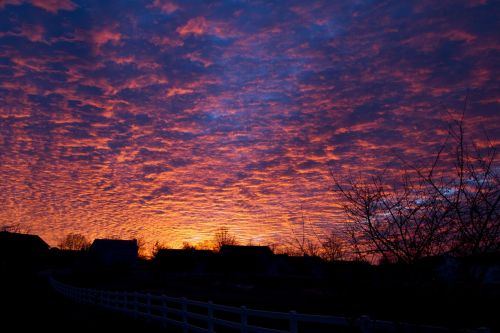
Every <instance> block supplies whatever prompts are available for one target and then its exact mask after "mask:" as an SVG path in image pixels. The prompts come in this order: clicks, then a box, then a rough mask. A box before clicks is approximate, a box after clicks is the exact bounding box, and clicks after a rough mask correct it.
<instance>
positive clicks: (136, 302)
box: [133, 291, 139, 319]
mask: <svg viewBox="0 0 500 333" xmlns="http://www.w3.org/2000/svg"><path fill="white" fill-rule="evenodd" d="M133 298H134V303H133V304H134V305H133V309H134V319H137V317H139V297H138V296H137V291H134V297H133Z"/></svg>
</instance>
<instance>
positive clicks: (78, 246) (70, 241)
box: [57, 233, 90, 251]
mask: <svg viewBox="0 0 500 333" xmlns="http://www.w3.org/2000/svg"><path fill="white" fill-rule="evenodd" d="M57 246H58V247H59V248H60V249H63V250H76V251H85V250H88V248H89V247H90V242H89V241H88V240H87V238H86V237H85V236H84V235H82V234H73V233H71V234H68V235H66V236H65V237H64V238H63V239H62V240H61V241H60V242H59V244H58V245H57Z"/></svg>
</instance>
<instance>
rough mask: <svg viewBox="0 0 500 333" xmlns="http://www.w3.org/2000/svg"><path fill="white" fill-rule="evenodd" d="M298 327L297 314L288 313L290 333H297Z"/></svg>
mask: <svg viewBox="0 0 500 333" xmlns="http://www.w3.org/2000/svg"><path fill="white" fill-rule="evenodd" d="M298 331H299V325H298V323H297V312H295V311H290V333H297V332H298Z"/></svg>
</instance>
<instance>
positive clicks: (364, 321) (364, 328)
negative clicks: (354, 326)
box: [358, 315, 372, 333]
mask: <svg viewBox="0 0 500 333" xmlns="http://www.w3.org/2000/svg"><path fill="white" fill-rule="evenodd" d="M358 323H359V324H358V325H359V328H360V329H361V332H362V333H371V332H372V321H371V319H370V317H368V316H366V315H365V316H361V317H360V318H359V319H358Z"/></svg>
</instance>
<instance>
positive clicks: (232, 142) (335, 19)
mask: <svg viewBox="0 0 500 333" xmlns="http://www.w3.org/2000/svg"><path fill="white" fill-rule="evenodd" d="M150 3H151V4H150V5H146V6H144V5H141V4H137V3H133V2H124V3H122V2H102V1H101V2H88V3H86V5H85V6H77V5H75V4H79V2H74V3H73V2H70V1H43V2H42V1H30V2H28V1H13V0H9V1H4V2H2V3H1V5H0V9H1V10H0V22H1V27H0V100H1V102H2V103H1V104H0V118H1V119H0V158H1V159H2V163H0V176H1V177H2V179H3V181H2V182H0V203H1V204H2V207H3V209H2V210H1V211H0V219H1V220H9V221H14V222H16V221H17V222H20V223H28V222H27V221H30V222H29V223H30V224H31V229H32V231H33V232H35V233H39V234H41V235H42V237H44V238H46V239H47V240H48V241H49V242H52V243H54V242H57V237H60V236H61V235H64V234H66V233H69V232H78V231H79V230H85V231H86V232H88V237H89V238H92V237H98V236H100V237H105V236H106V235H110V234H114V235H119V236H122V237H130V236H131V235H135V236H142V237H145V238H146V239H147V240H148V241H150V242H154V241H155V240H162V239H165V240H168V241H170V242H172V245H174V246H175V245H180V244H181V243H182V241H190V240H194V239H197V241H202V240H204V239H210V238H211V236H212V233H213V231H214V230H215V229H217V227H218V226H220V225H222V224H225V225H227V226H229V227H230V228H231V230H232V231H234V232H236V233H238V235H239V237H241V241H243V242H244V241H245V240H246V239H250V238H254V237H259V238H260V239H262V242H271V241H274V242H275V241H278V239H277V238H279V237H280V236H279V235H283V236H282V237H286V236H287V235H288V234H289V233H290V232H291V228H292V227H293V223H292V222H293V221H297V220H300V214H301V211H302V212H303V213H304V214H305V216H307V219H308V221H309V222H310V223H311V224H312V225H314V226H315V227H317V229H318V230H325V232H326V231H328V230H327V229H328V228H330V227H332V226H334V225H335V223H337V222H339V221H342V220H343V216H342V215H341V212H340V210H339V205H340V203H339V202H336V201H335V200H334V198H333V196H332V195H331V193H330V192H329V191H330V187H331V178H330V174H329V168H334V169H335V170H337V171H338V172H339V173H342V172H346V173H347V172H352V173H360V174H362V175H366V176H371V175H376V174H378V173H380V172H382V171H383V170H389V171H390V174H393V175H396V174H397V173H398V167H399V166H400V161H399V157H404V158H406V159H407V160H409V161H418V162H422V163H423V162H425V161H426V159H428V158H429V156H431V155H432V153H433V152H435V151H436V149H438V147H439V145H440V144H441V142H442V140H443V139H444V138H445V137H446V129H447V121H448V120H449V119H451V118H450V113H451V114H453V112H454V111H456V110H461V108H462V106H463V98H464V96H465V94H466V91H467V87H469V96H470V101H471V104H470V111H468V112H467V123H468V127H467V133H468V134H470V135H471V137H474V138H476V139H477V140H478V143H479V144H480V145H484V140H483V141H481V133H483V128H484V129H486V131H487V132H488V133H489V135H490V139H491V142H493V143H494V144H497V143H498V142H500V138H498V133H500V127H499V126H500V125H499V124H500V121H499V119H498V117H499V114H498V104H499V99H498V96H499V94H500V91H499V89H498V84H497V82H496V81H495V80H496V78H497V77H499V76H500V65H499V64H498V61H496V60H497V59H496V58H497V54H498V52H499V50H500V46H499V43H498V42H497V39H498V38H497V35H498V33H497V31H498V29H497V26H498V20H497V17H496V16H495V14H496V11H495V9H496V8H495V7H494V4H493V3H491V2H481V1H469V2H465V3H457V2H453V1H447V2H439V4H437V3H436V2H435V1H422V2H419V4H410V3H407V2H401V1H395V0H394V1H393V0H390V1H385V2H372V1H361V2H359V1H358V2H352V1H347V0H346V1H343V0H341V1H315V2H313V3H307V4H305V3H300V2H299V3H294V4H293V5H290V4H289V3H285V2H265V3H261V4H259V5H258V6H256V5H255V4H252V3H248V2H245V1H232V2H227V1H215V2H210V3H199V2H186V1H183V2H180V1H179V2H168V1H151V2H150ZM443 13H445V14H443ZM463 13H467V15H464V14H463ZM445 108H447V109H448V111H450V113H449V112H447V111H445ZM135 236H134V237H135Z"/></svg>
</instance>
